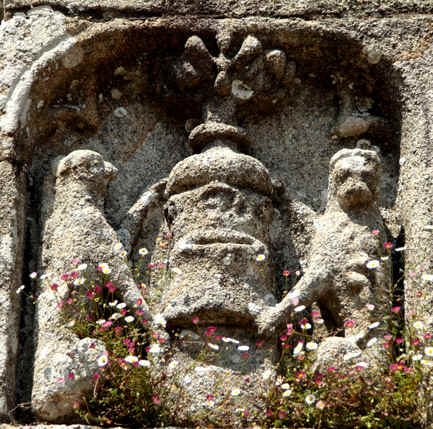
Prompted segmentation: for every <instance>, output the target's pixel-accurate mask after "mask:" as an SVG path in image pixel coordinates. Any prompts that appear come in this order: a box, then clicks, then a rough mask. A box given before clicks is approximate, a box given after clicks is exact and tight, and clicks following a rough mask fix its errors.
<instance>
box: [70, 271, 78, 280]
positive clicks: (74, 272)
mask: <svg viewBox="0 0 433 429" xmlns="http://www.w3.org/2000/svg"><path fill="white" fill-rule="evenodd" d="M71 277H72V278H73V279H76V278H77V277H78V271H72V273H71Z"/></svg>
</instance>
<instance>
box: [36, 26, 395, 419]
mask: <svg viewBox="0 0 433 429" xmlns="http://www.w3.org/2000/svg"><path fill="white" fill-rule="evenodd" d="M231 43H232V40H231V36H230V34H228V33H226V32H224V31H222V32H220V33H218V35H217V45H218V49H219V52H220V53H219V56H213V55H211V53H210V52H209V50H208V49H207V48H206V45H205V43H204V42H203V40H202V39H200V38H199V37H198V36H191V37H190V38H188V40H187V41H186V43H185V47H184V52H183V54H182V57H181V58H180V60H179V61H178V62H177V63H176V64H175V66H174V68H173V73H174V76H175V83H176V85H177V87H178V88H179V90H180V91H181V92H183V93H187V92H190V91H195V90H197V89H198V88H202V87H205V88H206V87H210V88H211V90H210V92H209V94H207V95H206V96H204V97H203V99H202V100H201V103H202V119H201V121H202V123H201V124H198V122H200V121H197V120H191V121H188V123H187V126H186V128H187V130H188V131H189V144H190V146H191V148H192V150H193V151H194V152H195V153H196V154H195V155H192V156H190V157H187V158H186V159H184V160H183V161H181V162H179V163H178V164H176V165H175V167H174V168H173V169H172V170H171V173H170V175H169V177H168V179H164V180H162V181H160V182H159V183H157V184H155V185H154V186H152V187H150V188H149V189H148V190H147V191H146V192H145V193H143V194H142V196H141V197H140V198H139V200H138V201H137V202H136V203H135V204H134V205H133V206H132V207H131V209H130V210H129V211H128V213H127V215H126V217H125V218H124V219H123V221H122V222H121V223H120V229H119V230H118V231H117V235H116V233H115V231H114V229H113V228H112V227H111V226H110V225H109V224H108V222H107V221H106V219H105V217H104V214H103V209H104V201H105V196H106V195H105V193H106V191H107V185H108V182H109V181H110V180H111V179H112V178H113V176H114V174H115V168H114V167H113V166H110V165H109V164H108V163H106V162H105V163H104V161H103V159H102V157H101V156H100V155H99V154H98V153H96V152H91V151H74V152H72V153H71V154H70V155H68V156H66V157H65V158H64V159H62V160H61V161H57V162H56V163H55V164H54V165H55V175H56V183H55V185H54V188H55V196H54V197H53V198H54V200H53V201H51V200H50V195H53V193H52V191H49V190H47V192H46V193H45V195H46V200H45V201H44V203H43V207H42V219H43V222H44V230H43V237H42V242H43V246H42V262H41V270H43V271H47V272H51V273H53V276H54V278H56V277H58V276H60V275H61V274H62V273H63V272H64V270H65V269H66V267H67V266H69V263H70V259H71V257H72V256H77V257H78V258H79V259H80V261H81V262H87V263H89V266H90V264H91V263H93V265H94V266H96V264H98V263H99V262H101V261H104V262H107V263H109V265H110V267H113V268H117V269H118V270H119V272H118V273H117V274H116V273H114V274H115V278H117V281H118V282H119V285H120V284H122V285H123V287H124V289H123V290H122V291H121V293H122V294H123V298H124V300H125V302H127V303H128V305H129V306H131V307H132V306H134V304H135V302H136V299H137V298H138V297H139V296H140V292H139V290H138V288H137V286H136V285H135V283H134V281H133V279H132V276H131V273H130V272H129V270H128V268H127V266H126V265H125V264H124V261H123V260H122V258H120V257H119V256H118V255H117V254H116V253H115V252H113V248H114V245H115V244H117V243H118V241H119V240H120V241H121V242H122V243H123V244H124V246H125V249H126V250H127V252H128V253H130V252H131V251H132V249H133V248H134V247H135V245H136V242H137V236H138V234H139V230H140V228H141V225H142V224H143V223H145V222H146V220H147V216H148V213H149V211H150V210H152V208H153V207H156V206H162V205H163V204H164V203H165V216H166V221H167V226H168V228H169V230H170V232H171V233H172V235H173V248H172V252H171V255H170V260H169V264H170V266H171V267H177V268H179V269H180V270H181V272H182V274H181V275H180V276H176V278H175V279H174V280H173V281H172V283H170V284H169V285H168V287H167V288H166V289H165V290H164V294H163V298H162V301H161V302H160V303H159V304H158V306H157V307H158V308H156V309H154V310H155V311H154V314H155V312H156V311H158V312H160V313H162V315H163V316H164V318H165V319H166V320H167V326H168V328H169V329H174V330H176V331H180V332H181V335H183V336H184V337H185V338H188V336H189V335H190V328H191V323H192V319H193V318H194V317H199V319H200V324H201V325H202V326H207V325H209V324H212V325H215V326H216V327H217V329H218V331H219V333H221V334H222V335H224V336H225V337H227V338H235V339H237V341H240V342H241V344H243V345H246V346H248V347H249V348H250V350H251V355H254V358H253V359H251V360H249V361H248V364H247V365H245V363H244V362H241V361H239V354H238V353H237V351H236V347H235V346H233V347H232V349H229V348H228V349H227V350H226V351H225V352H224V353H222V354H221V355H220V356H219V357H218V358H217V359H215V360H214V362H212V364H209V365H205V366H203V368H204V369H203V374H204V375H201V376H200V377H196V376H195V373H194V371H192V370H191V369H192V368H194V367H195V366H197V365H198V364H199V361H197V360H196V358H197V356H196V354H197V353H196V352H197V350H196V341H190V342H189V341H188V340H186V341H185V342H184V344H183V345H179V344H177V343H176V342H175V341H172V342H170V343H169V347H171V348H172V353H173V358H174V359H177V360H179V361H181V362H182V364H181V366H180V368H179V369H178V371H179V372H180V373H183V374H184V375H190V378H191V379H192V381H190V383H189V384H188V385H185V386H184V388H185V389H186V391H187V392H188V393H187V399H188V403H187V404H185V413H190V412H194V411H197V410H199V409H201V407H202V403H201V402H203V398H204V397H205V393H206V392H208V391H211V390H212V391H216V392H219V393H220V394H221V395H220V396H221V397H224V395H225V394H226V392H224V391H223V390H222V388H221V386H220V387H218V386H217V383H216V381H218V382H219V383H220V384H221V385H223V386H224V390H226V391H227V390H230V389H231V388H236V387H237V386H238V385H239V383H241V382H242V380H243V379H244V378H245V376H246V375H248V376H249V377H250V378H251V380H252V383H251V387H250V388H246V389H245V396H244V397H243V401H244V402H243V403H244V404H248V403H249V404H251V407H252V408H254V407H257V408H258V409H260V407H261V406H262V403H261V402H260V395H259V392H257V391H256V388H255V387H254V384H255V383H254V382H255V381H258V380H261V379H262V378H263V374H264V373H266V372H268V371H269V370H270V368H271V367H272V364H273V363H274V362H275V359H276V358H277V337H276V331H277V330H278V327H279V326H281V324H283V322H287V321H288V320H289V315H290V306H291V302H288V301H287V300H283V302H282V303H280V304H277V305H276V306H275V307H270V306H272V305H274V304H275V303H276V301H277V296H278V291H277V290H276V287H275V270H274V266H273V261H272V251H271V249H270V248H271V237H270V228H271V224H272V219H273V216H274V211H275V204H274V200H275V199H276V198H277V196H276V194H277V193H278V192H280V193H281V192H284V190H282V189H280V188H281V186H280V187H279V186H278V184H276V181H275V180H274V178H271V175H270V173H269V171H268V170H267V168H266V167H265V166H264V164H263V163H262V162H261V161H259V160H258V159H256V158H254V157H252V156H249V155H246V154H245V153H242V152H248V151H249V150H250V146H251V136H250V135H249V134H248V132H247V131H246V130H245V129H244V128H242V127H241V126H239V124H240V120H239V118H242V117H243V116H244V115H246V112H248V113H251V112H254V111H259V112H268V111H272V109H275V107H276V106H277V105H278V103H279V101H281V100H282V99H283V98H284V96H285V95H286V94H287V87H289V86H290V85H291V83H292V82H293V79H294V75H295V69H296V68H295V64H294V62H292V61H289V60H288V58H287V55H286V53H285V52H284V51H283V50H282V49H265V48H263V46H262V43H261V42H260V41H259V40H258V39H257V38H256V37H254V36H252V35H248V36H247V37H246V38H245V39H244V40H243V42H242V44H241V47H240V49H239V50H238V52H236V53H233V52H232V50H233V47H232V46H231ZM346 101H347V100H346ZM351 102H352V100H349V101H347V103H346V104H347V106H349V104H350V103H351ZM347 106H346V107H347ZM351 106H352V105H351ZM349 107H350V106H349ZM349 107H347V108H345V109H343V110H344V112H343V113H342V114H341V115H340V117H339V118H338V120H337V122H338V125H337V127H336V128H335V130H336V131H335V135H337V136H338V137H347V136H349V137H357V136H358V135H360V134H362V133H364V132H366V131H367V130H368V129H370V127H374V126H375V125H376V124H377V123H378V122H380V119H379V118H377V117H373V116H371V115H364V116H362V115H361V116H362V118H363V119H362V120H361V121H358V122H359V123H361V122H362V124H361V125H362V126H360V129H361V128H362V129H361V131H359V130H358V129H357V127H358V125H359V123H358V122H356V121H355V122H356V124H355V125H356V126H355V128H356V129H357V130H356V131H354V132H353V133H349V134H347V130H346V128H347V121H346V119H344V118H343V116H344V115H346V116H347V115H350V113H348V112H349V110H350V108H349ZM351 108H353V106H352V107H351ZM352 110H353V109H352ZM355 116H356V115H355ZM367 116H368V118H367ZM365 118H367V119H365ZM349 122H350V121H349ZM349 125H350V124H349ZM345 127H346V128H345ZM349 128H350V127H349ZM358 128H359V127H358ZM342 130H343V131H342ZM344 130H346V131H344ZM379 178H380V161H379V158H378V156H377V154H376V153H375V152H374V151H371V150H361V149H357V150H354V151H351V150H343V151H342V152H339V153H337V154H336V155H335V156H334V158H333V159H332V160H331V174H330V182H329V198H328V206H327V208H326V211H325V214H324V215H323V217H321V218H320V227H319V231H318V232H317V234H316V236H315V238H314V240H313V242H312V243H311V252H310V254H311V256H310V259H309V261H308V270H307V271H306V273H305V275H304V277H303V278H302V279H301V281H300V283H298V285H297V286H296V288H295V293H296V292H298V293H299V294H300V297H299V300H300V303H302V304H305V305H309V304H311V303H312V302H316V301H317V302H318V303H319V306H320V307H321V308H322V309H323V310H324V312H326V314H327V315H328V317H327V318H326V320H327V323H328V325H329V327H330V328H331V329H332V328H338V329H342V328H343V325H344V322H345V321H346V320H348V319H351V320H353V321H354V326H353V327H351V328H349V327H346V328H345V338H331V339H329V340H328V341H329V342H328V343H326V344H325V346H324V347H327V348H328V349H329V350H331V352H328V351H327V352H326V353H327V355H328V356H329V355H332V354H333V357H332V359H337V358H338V356H337V355H341V354H347V353H354V354H356V353H358V352H359V353H361V355H360V356H359V359H358V360H361V359H364V360H367V359H371V360H372V361H374V360H377V359H382V358H383V353H382V352H381V350H379V349H378V348H376V347H368V348H366V344H367V342H368V341H369V339H370V337H369V330H368V326H369V324H370V320H369V317H370V313H367V312H366V311H364V308H365V306H366V304H374V305H375V310H374V313H371V315H373V314H374V320H377V318H380V317H382V316H384V315H387V314H388V313H389V305H390V302H389V299H388V295H389V282H390V272H389V266H388V264H387V263H383V264H382V268H381V269H376V270H375V271H369V270H368V269H367V268H366V263H367V262H368V261H370V260H372V259H378V260H379V259H380V253H379V250H378V243H377V240H376V238H375V237H374V236H372V235H371V230H372V229H378V230H380V232H381V234H385V227H384V225H383V221H382V219H381V216H380V213H379V210H378V208H377V200H378V194H379V190H378V182H379ZM47 182H49V179H47ZM47 186H49V183H47ZM87 220H88V222H87ZM64 231H69V233H68V234H67V236H66V237H64V236H63V232H64ZM59 234H60V235H59ZM60 243H61V244H60ZM96 243H97V246H96ZM331 255H332V256H331ZM343 261H344V263H343ZM116 276H117V277H116ZM41 288H42V289H41V290H44V292H43V293H41V295H40V299H39V303H38V311H37V324H38V327H37V332H38V338H39V343H38V346H37V351H36V360H35V376H34V390H33V403H34V405H33V407H34V410H35V412H36V413H37V414H38V415H39V416H41V417H42V418H44V419H47V420H59V419H60V420H61V419H62V418H63V417H64V416H67V415H69V414H71V412H72V404H73V401H74V400H75V399H76V398H77V396H79V393H80V392H82V391H83V390H85V389H86V388H88V387H89V386H90V384H89V382H90V379H89V375H91V373H92V370H93V367H91V365H90V366H87V364H86V362H88V363H89V362H93V364H95V362H96V359H95V355H100V354H101V352H102V350H103V347H104V346H103V344H99V343H97V344H96V348H95V349H96V351H97V352H96V353H94V351H92V352H87V351H85V348H86V347H88V344H89V340H88V339H85V340H81V341H78V339H77V338H74V337H73V336H72V335H71V334H70V333H69V332H68V331H66V330H64V329H61V330H59V332H58V333H55V334H54V333H53V332H52V326H53V325H60V324H61V323H62V321H61V316H60V310H59V309H58V308H57V304H58V303H57V302H56V301H55V300H54V299H53V296H51V295H50V290H49V284H48V281H45V282H44V284H43V285H42V286H41ZM45 291H46V292H45ZM60 293H61V294H63V295H62V296H64V297H65V298H66V297H67V294H68V291H67V290H62V289H61V288H60ZM291 296H293V292H292V295H291ZM384 297H385V298H384ZM146 310H147V308H146ZM151 317H152V316H151V315H150V313H149V314H148V318H151ZM372 317H373V316H372ZM261 334H265V337H266V338H265V339H264V340H263V344H264V346H263V349H259V348H257V347H256V343H257V340H258V339H259V337H260V335H261ZM167 338H168V336H167ZM66 350H69V354H71V353H72V354H74V357H73V358H72V357H71V359H69V358H68V359H69V360H67V361H65V360H59V359H57V358H56V356H54V357H53V358H49V359H47V357H46V356H47V355H49V354H50V353H53V352H59V351H60V354H62V355H65V354H66V355H68V353H66ZM71 350H72V351H71ZM89 353H90V354H89ZM71 356H72V355H71ZM76 356H79V360H81V361H82V362H83V367H82V373H78V374H76V379H75V380H74V382H73V383H70V384H65V385H64V386H62V387H61V388H60V387H59V386H58V383H57V378H59V377H65V375H66V374H67V372H68V371H69V369H70V368H71V365H72V362H73V361H76ZM321 364H322V363H320V362H319V363H318V365H321ZM323 364H326V362H325V363H323ZM54 365H55V366H56V371H53V370H52V368H53V366H54ZM50 371H51V372H50ZM47 377H48V378H47ZM47 380H49V382H48V383H47ZM221 380H224V382H221ZM167 382H168V383H169V380H168V381H167ZM218 389H220V390H218ZM173 394H174V393H173ZM59 398H64V399H62V401H61V405H59V406H57V405H54V404H55V403H56V401H57V400H58V399H59ZM197 398H201V399H197ZM231 405H232V406H233V408H235V407H236V404H235V402H233V404H231ZM48 408H49V409H48Z"/></svg>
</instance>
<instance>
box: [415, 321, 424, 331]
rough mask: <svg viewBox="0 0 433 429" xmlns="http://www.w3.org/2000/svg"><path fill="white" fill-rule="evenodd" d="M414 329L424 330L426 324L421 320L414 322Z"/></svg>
mask: <svg viewBox="0 0 433 429" xmlns="http://www.w3.org/2000/svg"><path fill="white" fill-rule="evenodd" d="M413 327H414V328H415V329H423V328H424V324H423V323H422V322H421V321H420V320H417V321H416V322H414V324H413Z"/></svg>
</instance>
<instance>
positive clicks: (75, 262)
mask: <svg viewBox="0 0 433 429" xmlns="http://www.w3.org/2000/svg"><path fill="white" fill-rule="evenodd" d="M72 263H73V264H74V265H78V264H79V263H80V261H79V260H78V259H72Z"/></svg>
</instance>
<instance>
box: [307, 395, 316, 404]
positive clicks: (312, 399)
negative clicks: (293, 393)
mask: <svg viewBox="0 0 433 429" xmlns="http://www.w3.org/2000/svg"><path fill="white" fill-rule="evenodd" d="M305 402H306V404H307V405H312V404H314V403H315V402H316V397H315V396H314V395H312V394H310V395H307V396H306V397H305Z"/></svg>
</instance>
